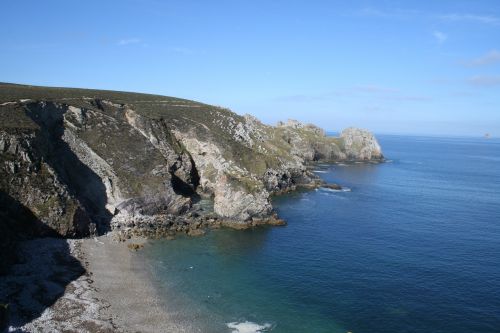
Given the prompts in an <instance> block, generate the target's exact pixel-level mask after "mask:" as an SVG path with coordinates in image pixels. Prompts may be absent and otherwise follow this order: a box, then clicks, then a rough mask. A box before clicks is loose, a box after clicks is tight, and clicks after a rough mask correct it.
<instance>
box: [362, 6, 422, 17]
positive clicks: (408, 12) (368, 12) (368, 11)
mask: <svg viewBox="0 0 500 333" xmlns="http://www.w3.org/2000/svg"><path fill="white" fill-rule="evenodd" d="M419 14H421V12H420V11H418V10H412V9H398V8H396V9H391V10H386V9H379V8H374V7H364V8H361V9H360V10H358V11H357V12H356V13H355V14H354V15H356V16H365V17H374V18H386V19H398V20H402V19H409V18H414V17H415V16H416V15H419Z"/></svg>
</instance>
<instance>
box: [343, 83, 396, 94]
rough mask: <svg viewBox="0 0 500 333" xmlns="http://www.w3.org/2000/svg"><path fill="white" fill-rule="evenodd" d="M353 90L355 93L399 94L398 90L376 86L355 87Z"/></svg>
mask: <svg viewBox="0 0 500 333" xmlns="http://www.w3.org/2000/svg"><path fill="white" fill-rule="evenodd" d="M353 90H354V91H357V92H370V93H397V92H399V90H398V89H394V88H388V87H383V86H377V85H374V84H368V85H362V86H356V87H354V89H353Z"/></svg>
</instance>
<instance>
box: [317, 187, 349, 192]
mask: <svg viewBox="0 0 500 333" xmlns="http://www.w3.org/2000/svg"><path fill="white" fill-rule="evenodd" d="M321 190H322V191H326V192H351V189H350V188H349V187H342V189H340V190H336V189H333V188H326V187H322V188H321Z"/></svg>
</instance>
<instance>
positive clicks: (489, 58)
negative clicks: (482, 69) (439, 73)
mask: <svg viewBox="0 0 500 333" xmlns="http://www.w3.org/2000/svg"><path fill="white" fill-rule="evenodd" d="M497 63H500V51H497V50H492V51H490V52H488V53H486V54H485V55H483V56H481V57H479V58H476V59H472V60H471V61H468V62H466V63H465V65H467V66H471V67H478V66H486V65H493V64H497Z"/></svg>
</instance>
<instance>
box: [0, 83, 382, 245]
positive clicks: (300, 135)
mask: <svg viewBox="0 0 500 333" xmlns="http://www.w3.org/2000/svg"><path fill="white" fill-rule="evenodd" d="M382 158H383V156H382V152H381V149H380V146H379V145H378V143H377V141H376V139H375V138H374V137H373V135H371V134H370V133H369V132H367V131H364V130H359V129H353V128H350V129H347V130H345V131H343V132H342V134H341V136H340V137H337V138H335V137H328V136H326V135H325V133H324V132H323V130H321V129H320V128H318V127H316V126H313V125H303V124H301V123H299V122H296V121H288V122H287V123H280V124H278V126H276V127H272V126H267V125H264V124H262V123H261V122H260V121H259V120H257V119H256V118H254V117H252V116H248V115H247V116H239V115H237V114H234V113H232V112H231V111H229V110H227V109H223V108H219V107H214V106H210V105H205V104H201V103H196V102H192V101H187V100H182V99H176V98H170V97H164V96H154V95H144V94H132V93H119V92H110V91H96V90H79V89H61V88H42V87H31V86H18V85H7V84H5V85H2V84H0V179H1V180H0V191H1V193H2V197H1V198H0V200H2V206H1V209H0V214H2V215H3V216H5V218H4V220H5V221H7V219H8V221H9V222H8V223H7V222H5V223H4V222H2V223H3V224H2V225H0V227H1V228H5V229H9V230H12V229H15V228H17V227H18V226H19V220H21V218H19V216H21V215H22V216H23V217H22V219H24V220H29V221H28V222H29V223H31V224H32V225H33V230H36V233H38V234H43V233H53V234H59V235H61V236H64V237H79V236H85V235H88V234H89V233H93V232H105V231H107V230H110V229H120V228H121V229H123V228H127V227H139V228H140V227H149V228H150V227H151V226H161V228H166V229H169V228H170V229H172V228H173V229H176V230H179V228H180V230H185V231H187V230H190V229H191V228H193V225H190V224H192V223H194V222H193V221H197V220H196V219H193V218H192V217H196V216H199V211H198V210H197V209H198V206H199V205H198V204H197V202H198V201H199V200H200V198H203V197H206V198H211V199H212V200H213V209H214V213H215V215H214V216H212V217H211V219H219V220H223V221H224V224H233V225H236V226H244V225H251V224H258V223H263V221H266V220H267V221H272V222H273V223H275V222H276V219H275V218H274V217H273V213H272V206H271V202H270V195H271V194H274V193H281V192H285V191H289V190H293V189H295V188H296V187H297V186H301V185H304V186H308V185H309V186H310V185H314V184H316V183H317V182H318V179H317V178H316V177H315V176H314V175H313V174H312V173H311V172H309V171H308V170H307V168H306V165H307V163H308V162H314V161H320V160H321V161H338V160H381V159H382ZM7 201H12V202H15V203H16V204H17V205H19V207H21V208H22V209H24V213H22V214H21V215H19V213H16V209H18V210H19V209H21V208H15V207H11V208H9V207H7V204H6V203H7ZM16 214H17V215H16ZM179 221H182V222H181V223H180V222H179ZM28 222H27V223H28ZM179 223H180V226H179ZM196 223H198V222H196Z"/></svg>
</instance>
